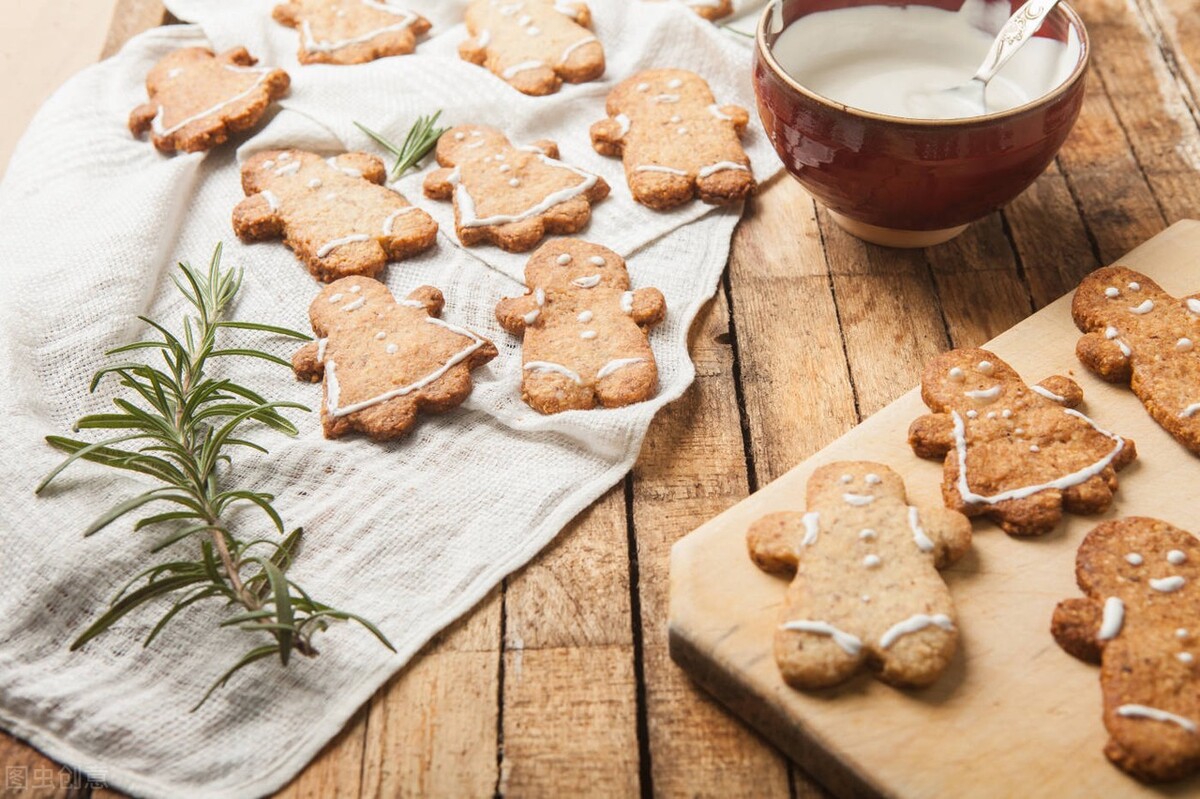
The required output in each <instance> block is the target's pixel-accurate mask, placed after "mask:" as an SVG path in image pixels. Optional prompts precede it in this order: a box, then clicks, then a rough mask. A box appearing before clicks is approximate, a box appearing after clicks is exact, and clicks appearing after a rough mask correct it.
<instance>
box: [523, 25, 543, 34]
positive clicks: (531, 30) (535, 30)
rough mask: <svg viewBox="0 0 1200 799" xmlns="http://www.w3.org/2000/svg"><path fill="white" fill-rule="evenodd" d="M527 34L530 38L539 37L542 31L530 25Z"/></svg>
mask: <svg viewBox="0 0 1200 799" xmlns="http://www.w3.org/2000/svg"><path fill="white" fill-rule="evenodd" d="M525 32H526V33H527V34H529V35H530V36H537V35H538V34H539V33H541V31H540V30H539V29H538V28H537V27H535V26H533V25H530V26H529V27H528V28H526V29H525Z"/></svg>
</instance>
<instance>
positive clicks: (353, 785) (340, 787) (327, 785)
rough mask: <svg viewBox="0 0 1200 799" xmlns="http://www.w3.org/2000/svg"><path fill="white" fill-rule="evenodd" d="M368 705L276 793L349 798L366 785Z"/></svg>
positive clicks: (284, 798) (288, 798)
mask: <svg viewBox="0 0 1200 799" xmlns="http://www.w3.org/2000/svg"><path fill="white" fill-rule="evenodd" d="M366 717H367V712H366V706H364V707H362V708H359V710H358V712H357V713H355V714H354V716H353V717H352V718H351V719H350V721H349V722H347V724H346V726H345V727H343V728H342V731H341V732H339V733H338V734H337V735H336V736H335V737H334V739H333V740H332V741H330V742H329V743H328V744H326V745H325V748H324V749H322V750H321V753H320V754H318V755H317V756H316V758H314V759H313V761H312V762H311V763H309V764H308V765H307V766H306V767H305V768H304V771H302V772H300V773H299V774H297V775H296V778H295V779H293V780H292V781H291V782H290V783H288V784H287V785H286V786H284V788H283V790H281V791H279V792H278V793H276V794H275V795H276V796H278V797H280V799H324V798H325V797H331V799H349V797H357V796H358V795H359V793H360V791H361V788H362V784H361V783H362V760H363V744H364V741H365V738H366V734H365V733H366V730H365V729H364V726H363V723H364V722H365V721H366Z"/></svg>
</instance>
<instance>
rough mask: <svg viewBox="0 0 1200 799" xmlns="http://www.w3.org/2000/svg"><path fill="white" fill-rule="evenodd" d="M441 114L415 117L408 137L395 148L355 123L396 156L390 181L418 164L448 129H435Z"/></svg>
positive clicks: (387, 141) (373, 132) (390, 143)
mask: <svg viewBox="0 0 1200 799" xmlns="http://www.w3.org/2000/svg"><path fill="white" fill-rule="evenodd" d="M441 115H442V112H441V111H440V110H439V111H435V112H434V113H433V114H431V115H429V116H423V117H417V121H416V122H414V123H413V126H412V127H411V128H409V129H408V135H407V136H405V137H404V144H401V145H400V146H396V145H395V144H393V143H392V142H391V141H389V140H388V139H387V138H385V137H384V136H383V135H382V134H380V133H376V132H375V131H373V130H371V129H370V128H368V127H367V126H366V125H364V124H362V123H361V122H355V123H354V124H355V125H357V126H358V129H359V130H361V131H362V132H363V133H365V134H367V135H368V136H370V137H371V138H372V139H374V140H375V142H376V143H377V144H378V145H379V146H380V147H382V148H383V149H385V150H387V151H388V152H390V153H391V154H392V155H394V156H396V163H395V165H394V166H393V167H392V178H391V179H392V180H396V179H397V178H399V177H400V176H402V175H403V174H404V173H405V172H407V171H408V170H410V169H412V168H413V167H415V166H416V165H417V164H418V163H420V161H421V159H422V158H424V157H425V156H426V155H427V154H428V153H429V151H430V150H432V149H433V146H434V145H435V144H437V140H438V138H440V137H441V135H442V134H443V133H445V132H446V131H448V130H450V128H439V127H437V121H438V117H440V116H441Z"/></svg>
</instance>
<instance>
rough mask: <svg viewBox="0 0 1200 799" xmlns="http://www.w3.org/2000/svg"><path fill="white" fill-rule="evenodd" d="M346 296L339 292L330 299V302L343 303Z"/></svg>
mask: <svg viewBox="0 0 1200 799" xmlns="http://www.w3.org/2000/svg"><path fill="white" fill-rule="evenodd" d="M344 296H345V295H344V294H342V293H341V292H340V291H339V292H338V293H337V294H334V295H333V296H332V297H330V298H329V302H330V303H335V302H341V301H342V297H344Z"/></svg>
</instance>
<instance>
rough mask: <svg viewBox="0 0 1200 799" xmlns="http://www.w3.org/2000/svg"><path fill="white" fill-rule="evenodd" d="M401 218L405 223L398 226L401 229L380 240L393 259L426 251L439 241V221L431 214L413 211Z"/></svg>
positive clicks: (397, 259)
mask: <svg viewBox="0 0 1200 799" xmlns="http://www.w3.org/2000/svg"><path fill="white" fill-rule="evenodd" d="M401 218H402V219H404V222H403V225H397V226H396V227H397V228H399V229H398V230H397V231H396V233H395V235H392V236H387V237H385V238H383V239H381V240H380V241H381V243H382V245H383V248H384V249H385V250H387V254H388V257H389V258H390V259H391V260H393V261H399V260H401V259H403V258H407V257H409V256H411V255H416V254H417V253H420V252H424V251H425V250H427V249H429V248H430V247H432V246H433V245H434V243H435V242H436V241H437V232H438V226H437V222H434V221H433V218H432V217H431V216H429V214H427V213H425V212H424V211H413V212H412V213H408V214H405V215H404V217H401Z"/></svg>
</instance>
